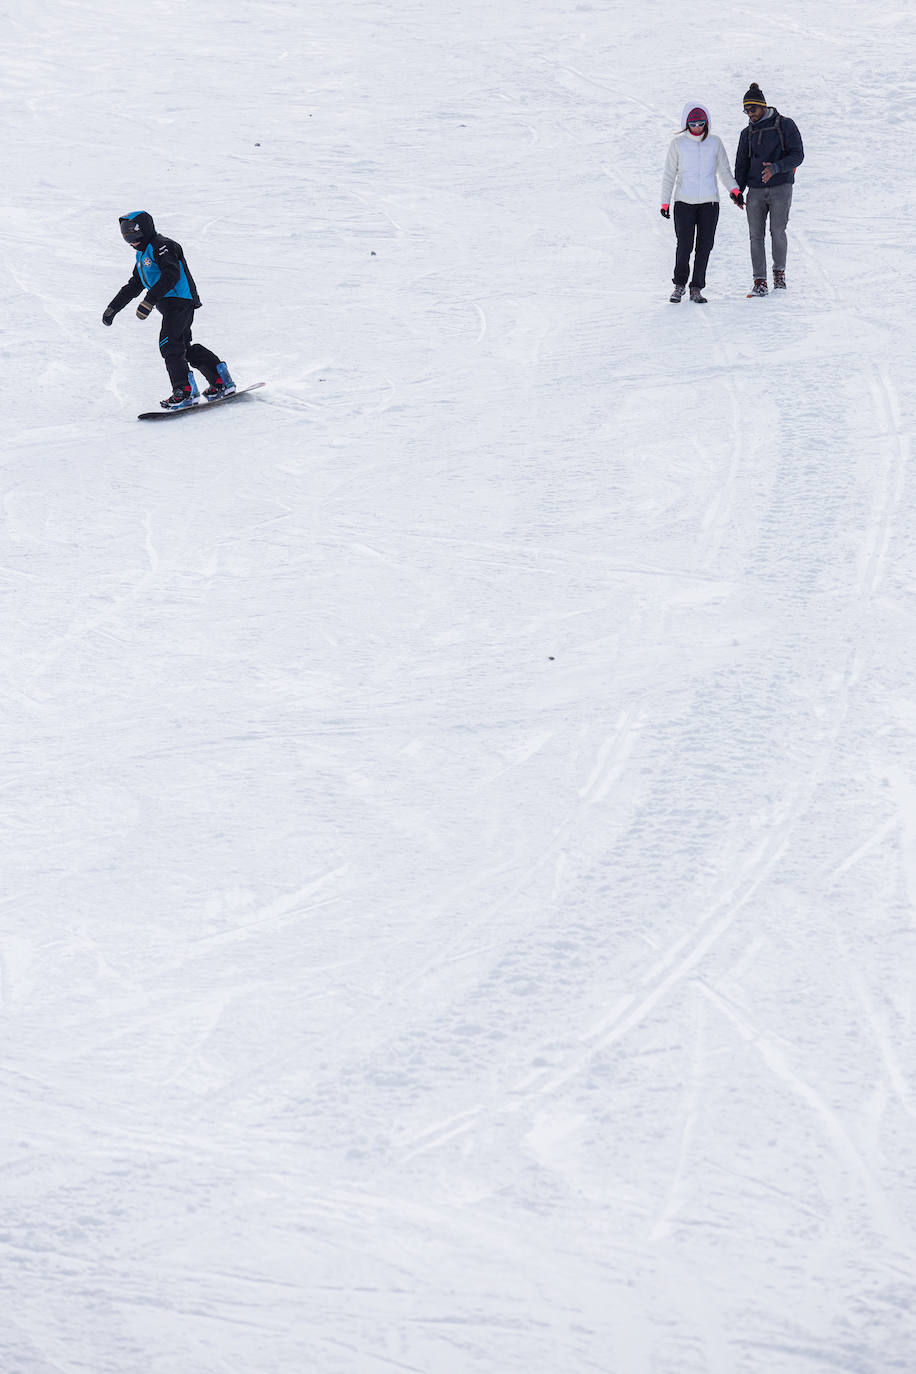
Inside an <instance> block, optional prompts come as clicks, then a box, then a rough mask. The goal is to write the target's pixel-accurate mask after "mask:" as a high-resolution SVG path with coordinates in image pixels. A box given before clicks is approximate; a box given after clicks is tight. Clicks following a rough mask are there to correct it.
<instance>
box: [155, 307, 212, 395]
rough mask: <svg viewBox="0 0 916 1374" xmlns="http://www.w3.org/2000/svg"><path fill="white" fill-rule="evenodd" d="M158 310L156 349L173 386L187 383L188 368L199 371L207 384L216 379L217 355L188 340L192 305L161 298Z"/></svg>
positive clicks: (192, 314) (192, 310)
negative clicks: (160, 321)
mask: <svg viewBox="0 0 916 1374" xmlns="http://www.w3.org/2000/svg"><path fill="white" fill-rule="evenodd" d="M159 309H160V311H161V314H162V328H161V329H160V330H159V352H160V353H161V354H162V361H163V362H164V363H165V367H166V371H167V372H168V374H169V381H170V382H171V383H172V386H173V387H176V386H187V383H188V371H189V369H190V368H192V367H194V368H196V369H197V370H198V372H202V373H203V374H204V376H205V377H206V379H207V381H208V382H209V383H210V385H211V386H214V385H215V383H216V382H218V381H219V373H218V372H217V370H216V369H217V366H218V365H219V358H218V357H217V356H216V354H215V353H211V352H210V350H209V348H204V346H203V344H198V343H191V324H192V321H193V319H194V307H193V305H192V304H191V302H190V301H180V300H175V299H172V300H164V301H162V302H161V304H160V306H159Z"/></svg>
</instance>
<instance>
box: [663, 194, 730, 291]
mask: <svg viewBox="0 0 916 1374" xmlns="http://www.w3.org/2000/svg"><path fill="white" fill-rule="evenodd" d="M718 223H719V202H718V201H717V200H707V201H704V202H703V204H702V205H688V203H687V201H686V200H676V201H675V202H674V230H675V233H676V234H677V254H676V256H675V259H674V276H673V277H672V279H671V280H672V281H673V282H674V284H675V286H686V285H687V278H688V276H689V275H690V254H691V253H692V252H693V241H694V238H696V252H695V253H694V254H693V280H692V281H691V283H690V285H691V286H695V287H697V289H698V290H700V291H702V289H703V287H704V286H705V285H706V264H707V263H708V262H709V255H710V253H711V252H712V246H713V244H714V243H715V241H716V225H717V224H718Z"/></svg>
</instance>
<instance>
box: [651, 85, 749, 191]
mask: <svg viewBox="0 0 916 1374" xmlns="http://www.w3.org/2000/svg"><path fill="white" fill-rule="evenodd" d="M694 109H700V110H702V111H703V113H704V114H705V116H706V121H707V123H706V127H707V129H709V111H708V110H707V108H706V106H705V105H701V104H700V103H699V102H698V101H696V100H691V101H688V103H687V104H686V105H685V106H684V114H683V116H682V120H683V123H684V124H686V123H687V116H688V115H689V114H690V111H691V110H694ZM717 175H718V177H719V180H720V181H721V182H722V185H723V186H724V187H725V188H726V189H727V190H728V191H732V190H735V191H737V189H738V183H737V182H736V181H735V175H734V172H733V171H732V169H731V166H730V165H729V161H728V154H727V153H726V151H725V148H724V147H723V145H722V140H721V138H719V136H718V134H714V133H707V135H706V137H705V138H694V136H693V134H692V133H691V132H690V130H689V129H685V130H684V132H683V133H680V134H678V135H677V136H676V137H675V138H673V139H672V140H671V146H670V148H669V149H668V156H667V157H666V158H665V174H664V176H663V177H662V199H661V204H662V205H670V204H671V203H672V201H674V200H684V201H686V202H687V204H688V205H702V204H703V202H704V201H708V200H718V199H719V188H718V186H717V185H716V176H717Z"/></svg>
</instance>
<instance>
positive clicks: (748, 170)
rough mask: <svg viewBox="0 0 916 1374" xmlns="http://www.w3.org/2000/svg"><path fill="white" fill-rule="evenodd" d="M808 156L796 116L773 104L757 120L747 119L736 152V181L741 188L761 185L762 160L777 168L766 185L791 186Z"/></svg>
mask: <svg viewBox="0 0 916 1374" xmlns="http://www.w3.org/2000/svg"><path fill="white" fill-rule="evenodd" d="M804 160H805V149H804V146H803V144H802V137H801V134H800V133H799V132H798V125H797V124H796V123H795V120H794V119H789V118H788V117H787V116H786V115H781V114H780V113H779V111H778V110H776V109H774V108H773V106H772V105H770V106H769V107H768V108H767V112H766V114H765V115H764V116H763V118H762V119H761V120H758V122H757V123H756V124H751V123H750V121H748V125H747V128H745V129H742V130H741V136H740V137H739V139H738V151H737V153H736V154H735V181H736V182H737V183H738V190H739V191H743V190H744V189H745V187H747V186H753V187H756V188H758V189H759V188H760V187H762V186H763V185H764V180H763V164H764V163H765V162H772V164H773V166H774V167H775V169H776V170H775V171H774V173H773V175H772V177H771V178H770V180H769V181H768V182H766V185H767V186H768V187H769V186H791V185H792V184H793V182H794V181H795V168H796V167H800V166H801V164H802V163H803V162H804Z"/></svg>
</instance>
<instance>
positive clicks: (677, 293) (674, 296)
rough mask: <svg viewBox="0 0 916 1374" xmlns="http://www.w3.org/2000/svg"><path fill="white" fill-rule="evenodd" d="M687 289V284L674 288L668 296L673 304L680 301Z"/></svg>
mask: <svg viewBox="0 0 916 1374" xmlns="http://www.w3.org/2000/svg"><path fill="white" fill-rule="evenodd" d="M686 290H687V287H686V286H676V287H675V288H674V290H673V291H672V292H671V295H670V296H669V297H668V299H669V301H670V302H671V304H672V305H677V303H678V301H679V300H680V299H681V297H682V296H683V294H684V292H685V291H686Z"/></svg>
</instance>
